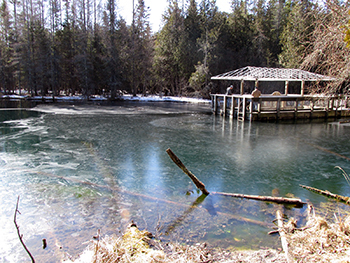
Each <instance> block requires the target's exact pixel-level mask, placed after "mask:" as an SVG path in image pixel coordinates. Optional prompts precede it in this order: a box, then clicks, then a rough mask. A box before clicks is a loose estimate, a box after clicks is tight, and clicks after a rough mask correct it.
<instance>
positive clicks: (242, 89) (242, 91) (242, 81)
mask: <svg viewBox="0 0 350 263" xmlns="http://www.w3.org/2000/svg"><path fill="white" fill-rule="evenodd" d="M240 94H241V95H243V94H244V80H243V79H242V80H241V90H240Z"/></svg>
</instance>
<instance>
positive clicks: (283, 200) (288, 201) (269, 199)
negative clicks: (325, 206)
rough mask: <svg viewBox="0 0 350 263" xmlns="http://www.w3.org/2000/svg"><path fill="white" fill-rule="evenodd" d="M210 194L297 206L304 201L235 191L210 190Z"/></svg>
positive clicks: (303, 203)
mask: <svg viewBox="0 0 350 263" xmlns="http://www.w3.org/2000/svg"><path fill="white" fill-rule="evenodd" d="M211 194H212V195H223V196H231V197H237V198H245V199H253V200H259V201H266V202H273V203H277V204H291V205H296V206H297V207H302V206H303V205H305V204H306V203H305V202H303V201H301V199H299V198H286V197H278V196H261V195H245V194H235V193H221V192H212V193H211Z"/></svg>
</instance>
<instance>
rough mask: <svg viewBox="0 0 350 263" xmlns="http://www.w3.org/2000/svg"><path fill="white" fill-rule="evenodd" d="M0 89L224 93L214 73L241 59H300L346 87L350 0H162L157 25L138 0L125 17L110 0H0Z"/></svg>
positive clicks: (294, 62)
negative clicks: (225, 6)
mask: <svg viewBox="0 0 350 263" xmlns="http://www.w3.org/2000/svg"><path fill="white" fill-rule="evenodd" d="M1 1H2V2H1V7H0V31H1V33H0V91H2V92H3V93H6V94H11V93H14V92H15V91H18V90H19V91H20V92H23V91H24V90H25V91H26V92H27V93H28V94H29V95H30V96H44V95H48V94H51V95H53V96H57V95H60V94H61V95H62V94H65V95H78V94H79V95H83V96H87V97H89V96H91V95H106V96H109V97H111V98H116V97H118V95H120V94H121V93H124V92H128V93H131V94H134V95H135V94H144V95H147V94H164V95H174V96H178V95H186V96H196V97H208V94H210V93H212V92H220V91H221V92H222V91H223V87H220V86H219V85H220V84H219V83H214V82H211V80H210V77H211V76H214V75H217V74H220V73H224V72H227V71H231V70H235V69H238V68H241V67H244V66H260V67H285V68H300V69H304V70H308V71H311V72H316V73H320V74H325V75H330V76H334V77H337V78H338V81H336V82H332V83H331V84H329V86H328V87H327V90H328V91H332V92H343V93H344V92H345V93H346V92H347V91H348V84H349V74H350V52H349V51H350V49H349V45H350V25H349V16H350V15H349V2H348V1H347V0H344V1H342V0H326V1H324V2H320V1H316V0H254V1H249V0H232V2H231V10H226V11H225V12H221V11H219V10H218V7H217V5H216V1H215V0H197V1H196V0H186V1H184V0H183V1H179V0H168V7H167V10H166V12H165V13H164V14H163V21H162V26H161V28H160V29H159V31H157V32H153V31H152V29H151V28H150V25H149V8H148V7H147V6H146V5H145V2H144V1H143V0H138V1H136V0H135V5H134V10H133V21H132V23H131V25H128V24H127V23H126V21H125V19H123V13H121V12H119V8H118V4H117V1H116V0H105V1H96V0H1Z"/></svg>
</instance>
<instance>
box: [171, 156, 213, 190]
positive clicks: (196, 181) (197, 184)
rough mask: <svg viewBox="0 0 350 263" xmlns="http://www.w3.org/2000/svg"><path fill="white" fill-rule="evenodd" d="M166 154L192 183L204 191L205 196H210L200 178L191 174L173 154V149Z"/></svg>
mask: <svg viewBox="0 0 350 263" xmlns="http://www.w3.org/2000/svg"><path fill="white" fill-rule="evenodd" d="M166 152H167V153H168V155H169V156H170V158H171V160H173V162H174V163H175V164H176V165H177V166H178V167H179V168H180V169H181V170H182V171H183V172H184V173H185V174H187V175H188V177H190V178H191V180H192V182H193V183H194V184H195V185H196V186H197V188H198V189H200V190H201V191H202V193H203V194H205V195H208V194H209V192H208V190H207V189H205V185H204V184H203V183H202V182H201V181H199V180H198V178H197V177H196V176H195V175H194V174H193V173H191V172H190V171H189V170H188V169H187V168H186V166H185V165H184V164H183V163H182V162H181V160H180V159H179V158H178V157H177V156H176V155H175V153H173V151H172V150H171V149H167V150H166Z"/></svg>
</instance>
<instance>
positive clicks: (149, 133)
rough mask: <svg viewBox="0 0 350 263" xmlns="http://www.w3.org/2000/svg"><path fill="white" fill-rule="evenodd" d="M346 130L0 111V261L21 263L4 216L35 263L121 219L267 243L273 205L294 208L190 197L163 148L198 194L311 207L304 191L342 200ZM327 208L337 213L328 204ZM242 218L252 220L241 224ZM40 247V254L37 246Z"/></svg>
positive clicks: (165, 111) (57, 109)
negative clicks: (291, 198) (277, 199)
mask: <svg viewBox="0 0 350 263" xmlns="http://www.w3.org/2000/svg"><path fill="white" fill-rule="evenodd" d="M349 129H350V127H349V126H346V125H331V124H329V123H326V122H323V123H306V124H305V123H304V124H281V123H279V124H275V123H249V122H245V123H242V122H236V121H235V120H233V121H230V120H229V119H223V118H221V117H218V116H213V115H211V114H210V106H209V105H191V104H179V103H177V104H171V103H165V104H164V103H153V104H151V103H126V104H118V105H104V106H101V105H62V104H60V105H41V106H37V107H36V108H34V109H31V110H1V111H0V180H1V184H0V189H1V191H0V193H1V194H0V198H1V211H2V213H1V215H0V220H1V223H2V227H1V231H2V240H1V244H0V261H1V262H23V261H24V260H29V258H28V257H27V255H26V253H25V252H24V250H23V248H22V247H21V245H20V243H19V240H18V237H17V234H16V229H15V227H14V224H13V215H14V210H15V206H16V200H17V196H20V204H19V210H20V211H21V214H20V215H18V223H19V225H20V226H21V228H20V230H21V233H22V234H23V235H24V239H25V241H26V244H27V245H28V247H29V249H30V250H31V252H32V253H33V255H34V256H35V258H36V259H37V261H38V262H58V261H60V260H61V259H62V258H64V257H65V256H67V255H68V254H69V255H72V256H75V255H77V254H78V253H80V252H81V251H82V250H83V249H84V248H85V247H86V246H87V243H84V242H86V241H89V240H90V239H91V238H92V236H93V235H95V234H96V233H97V231H98V229H100V231H101V234H102V235H111V234H114V233H116V234H119V233H120V232H122V231H123V229H124V228H125V226H126V225H127V224H128V223H130V222H131V220H133V221H134V222H135V223H136V224H137V225H138V226H139V227H140V228H141V229H147V230H148V231H150V232H152V233H153V234H155V235H156V236H157V237H158V238H159V239H161V240H163V241H168V240H171V241H179V242H181V243H187V244H192V243H197V242H207V243H208V245H210V246H213V247H223V248H227V249H231V248H235V249H245V248H252V249H258V248H260V247H279V246H280V243H279V239H278V237H276V236H268V235H267V234H266V233H267V232H268V231H270V230H271V225H272V221H273V219H274V218H275V211H276V209H281V208H282V209H284V212H285V214H286V215H287V216H289V217H296V218H298V219H299V224H302V223H303V222H304V218H305V209H304V208H303V209H295V208H283V207H282V206H278V205H273V204H267V203H264V202H257V201H247V200H241V199H233V198H223V197H217V196H213V195H209V196H208V197H207V198H205V199H204V200H202V202H201V203H200V204H199V205H198V206H197V207H195V208H189V205H191V204H193V203H194V202H195V201H196V199H197V198H198V197H199V196H200V194H199V192H198V191H197V190H196V189H195V186H194V185H193V184H192V183H191V181H190V179H189V178H188V177H187V176H186V175H185V174H184V173H183V172H182V171H181V170H180V169H179V168H178V167H177V166H176V165H175V164H174V163H173V162H172V160H171V159H170V158H169V156H168V155H167V153H166V149H168V148H171V149H172V150H173V152H174V153H175V154H176V155H177V156H178V157H179V158H180V159H181V160H182V161H183V163H184V164H185V165H186V166H187V168H188V169H189V170H191V171H192V172H193V173H194V174H195V175H196V176H197V177H198V178H199V179H200V180H201V181H202V182H203V183H204V184H205V185H206V187H207V189H208V190H209V192H213V191H217V192H231V193H243V194H256V195H271V194H272V190H273V189H276V188H278V189H279V193H280V195H281V196H285V195H287V194H293V195H295V196H296V197H299V198H301V199H302V200H303V201H309V202H312V203H313V204H314V205H315V206H318V205H319V204H320V203H321V202H326V201H327V199H326V198H324V197H322V196H318V195H316V194H314V193H312V192H309V191H307V190H305V189H302V188H300V187H299V184H304V185H309V186H313V187H317V188H320V189H327V190H329V191H331V192H334V193H338V194H342V195H349V190H350V186H349V185H348V184H347V183H346V181H345V179H344V177H343V175H342V173H341V171H340V170H339V169H336V168H334V166H336V165H338V166H341V167H342V168H343V169H344V170H345V171H347V172H348V173H349V172H350V163H349V158H350V150H349V149H350V147H349V146H350V140H349V139H350V133H349ZM334 206H338V205H337V204H334ZM245 219H250V220H253V222H250V223H249V222H248V220H245ZM44 238H45V239H46V240H47V243H48V247H47V248H46V249H42V239H44Z"/></svg>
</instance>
